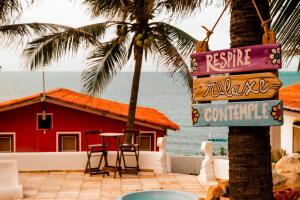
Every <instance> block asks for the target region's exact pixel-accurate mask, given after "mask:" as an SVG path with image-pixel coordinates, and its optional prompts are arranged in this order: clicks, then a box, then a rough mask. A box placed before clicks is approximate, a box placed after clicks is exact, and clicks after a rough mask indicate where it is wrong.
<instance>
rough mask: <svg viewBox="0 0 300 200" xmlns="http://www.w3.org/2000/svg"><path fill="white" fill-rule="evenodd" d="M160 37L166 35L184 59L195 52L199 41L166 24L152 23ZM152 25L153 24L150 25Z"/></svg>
mask: <svg viewBox="0 0 300 200" xmlns="http://www.w3.org/2000/svg"><path fill="white" fill-rule="evenodd" d="M152 24H153V25H155V26H156V28H154V29H156V32H157V34H158V35H161V34H165V35H167V36H168V38H169V40H170V41H172V44H173V45H174V47H175V48H176V49H177V50H178V51H179V52H180V54H181V55H182V56H183V57H185V58H186V57H188V56H190V54H191V53H192V52H193V51H194V50H195V48H196V43H197V40H196V39H195V38H193V37H192V36H190V35H189V34H188V33H186V32H184V31H182V30H180V29H179V28H177V27H175V26H172V25H170V24H167V23H164V22H155V23H152ZM150 25H151V24H150Z"/></svg>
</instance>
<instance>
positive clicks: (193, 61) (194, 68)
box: [192, 58, 198, 71]
mask: <svg viewBox="0 0 300 200" xmlns="http://www.w3.org/2000/svg"><path fill="white" fill-rule="evenodd" d="M197 67H198V62H197V60H196V58H193V59H192V70H193V71H196V70H197Z"/></svg>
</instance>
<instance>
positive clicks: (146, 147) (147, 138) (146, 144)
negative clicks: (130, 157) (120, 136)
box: [136, 131, 156, 151]
mask: <svg viewBox="0 0 300 200" xmlns="http://www.w3.org/2000/svg"><path fill="white" fill-rule="evenodd" d="M155 135H156V134H155V132H151V131H141V138H140V141H139V140H138V139H139V136H136V141H139V142H140V150H141V151H152V150H155V148H156V145H155V144H154V138H155ZM153 144H154V147H153Z"/></svg>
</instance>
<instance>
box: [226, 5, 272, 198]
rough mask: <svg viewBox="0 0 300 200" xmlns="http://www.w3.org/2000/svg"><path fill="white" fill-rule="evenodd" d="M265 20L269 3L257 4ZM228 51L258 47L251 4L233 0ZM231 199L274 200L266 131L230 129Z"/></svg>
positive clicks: (256, 23)
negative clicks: (230, 48)
mask: <svg viewBox="0 0 300 200" xmlns="http://www.w3.org/2000/svg"><path fill="white" fill-rule="evenodd" d="M256 3H257V5H258V8H259V10H260V12H261V14H262V17H263V19H264V20H266V19H269V17H270V16H269V5H268V0H259V1H258V0H256ZM231 6H232V7H231V8H232V13H231V24H230V39H231V47H241V46H248V45H255V44H261V38H262V34H263V30H262V28H261V26H260V21H259V18H258V16H257V14H256V11H255V8H254V6H253V4H252V1H251V0H248V1H245V0H233V1H232V5H231ZM228 143H229V144H228V146H229V148H228V152H229V177H230V179H229V185H230V199H231V200H241V199H268V200H272V199H273V193H272V186H273V184H272V169H271V147H270V135H269V127H230V128H229V137H228Z"/></svg>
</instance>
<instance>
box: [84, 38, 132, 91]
mask: <svg viewBox="0 0 300 200" xmlns="http://www.w3.org/2000/svg"><path fill="white" fill-rule="evenodd" d="M120 39H121V38H120V37H118V38H116V39H113V40H111V41H109V42H107V43H104V44H103V45H102V46H98V47H97V48H95V49H94V50H93V51H92V52H91V53H90V55H89V56H88V66H87V68H86V69H85V70H84V71H83V73H82V84H83V90H84V92H85V93H88V94H91V95H96V94H97V93H101V92H102V91H103V89H104V88H105V87H106V86H107V85H108V83H109V82H110V81H111V79H112V77H113V76H114V75H115V74H116V73H117V72H118V71H120V70H121V68H122V67H123V66H124V65H125V63H126V61H127V59H126V57H127V56H126V48H125V45H124V43H125V42H124V41H123V42H119V41H120Z"/></svg>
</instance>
